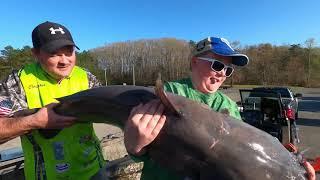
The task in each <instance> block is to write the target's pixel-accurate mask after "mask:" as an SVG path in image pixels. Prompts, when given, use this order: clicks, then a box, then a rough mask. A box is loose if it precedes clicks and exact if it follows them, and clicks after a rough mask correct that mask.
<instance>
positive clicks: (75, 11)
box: [0, 0, 320, 50]
mask: <svg viewBox="0 0 320 180" xmlns="http://www.w3.org/2000/svg"><path fill="white" fill-rule="evenodd" d="M0 12H1V23H0V49H3V48H4V47H5V46H6V45H12V46H13V47H14V48H22V47H23V46H24V45H32V42H31V32H32V30H33V28H34V27H35V26H36V25H38V24H39V23H42V22H44V21H47V20H48V21H53V22H58V23H61V24H63V25H65V26H66V27H68V28H69V29H70V31H71V32H72V34H73V38H74V40H75V42H76V44H77V45H78V46H79V47H80V49H81V50H88V49H91V48H96V47H101V46H103V45H105V44H107V43H112V42H119V41H126V40H137V39H149V38H163V37H174V38H177V39H184V40H194V41H198V40H201V39H203V38H205V37H208V36H218V37H224V38H226V39H228V40H230V41H236V40H237V41H240V43H241V45H252V44H259V43H266V42H269V43H272V44H275V45H281V44H293V43H301V44H303V43H304V42H305V40H306V39H308V38H311V37H312V38H315V40H316V42H320V1H319V0H219V1H218V0H157V1H153V0H131V1H129V0H33V1H28V0H25V1H23V0H6V1H2V2H1V3H0ZM319 44H320V43H318V44H317V45H319Z"/></svg>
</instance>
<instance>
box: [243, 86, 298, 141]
mask: <svg viewBox="0 0 320 180" xmlns="http://www.w3.org/2000/svg"><path fill="white" fill-rule="evenodd" d="M239 91H240V97H241V102H239V103H238V105H240V107H241V111H240V114H241V117H242V119H243V120H244V122H246V123H248V124H250V125H252V126H254V127H256V128H259V129H261V130H263V131H266V132H268V133H269V134H271V135H273V136H275V137H277V138H278V139H279V141H281V142H282V143H283V144H287V143H292V144H297V143H299V141H300V140H299V137H298V132H297V128H296V117H297V115H298V114H297V112H298V99H297V97H301V96H302V95H301V94H295V95H294V94H293V93H292V91H291V90H290V89H289V88H282V87H281V88H279V87H275V88H269V87H259V88H253V89H240V90H239Z"/></svg>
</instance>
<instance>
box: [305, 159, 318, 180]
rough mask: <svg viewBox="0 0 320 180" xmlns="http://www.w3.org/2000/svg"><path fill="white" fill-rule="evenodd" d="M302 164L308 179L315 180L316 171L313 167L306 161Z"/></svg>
mask: <svg viewBox="0 0 320 180" xmlns="http://www.w3.org/2000/svg"><path fill="white" fill-rule="evenodd" d="M303 165H304V168H305V169H306V171H307V175H308V180H316V172H315V170H314V168H313V167H312V166H311V164H310V163H309V162H307V161H306V162H304V163H303Z"/></svg>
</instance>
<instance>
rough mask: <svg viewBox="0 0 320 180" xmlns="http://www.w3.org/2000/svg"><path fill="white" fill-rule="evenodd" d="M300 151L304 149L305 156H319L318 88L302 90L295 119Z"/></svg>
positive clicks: (319, 115) (319, 102) (319, 119)
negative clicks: (297, 115)
mask: <svg viewBox="0 0 320 180" xmlns="http://www.w3.org/2000/svg"><path fill="white" fill-rule="evenodd" d="M297 124H298V128H299V134H300V140H301V143H300V144H299V149H300V151H304V150H305V151H306V152H305V157H307V158H314V157H317V156H319V157H320V143H319V142H320V89H308V90H307V91H304V93H303V97H302V99H301V100H300V103H299V118H298V120H297Z"/></svg>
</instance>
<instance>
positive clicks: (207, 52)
mask: <svg viewBox="0 0 320 180" xmlns="http://www.w3.org/2000/svg"><path fill="white" fill-rule="evenodd" d="M248 62H249V58H248V57H247V56H246V55H244V54H240V53H238V52H236V51H234V50H233V48H232V47H231V46H230V44H229V42H228V41H227V40H226V39H224V38H218V37H208V38H206V39H204V40H202V41H200V42H198V43H197V45H196V47H195V50H194V52H193V56H192V58H191V77H190V78H186V79H182V80H178V81H174V82H168V83H166V84H165V86H164V88H165V90H166V91H169V92H172V93H175V94H178V95H181V96H185V97H187V98H189V99H192V100H195V101H198V102H201V103H204V104H207V105H208V106H209V107H211V108H212V109H213V110H215V111H218V112H228V113H229V114H230V116H233V117H234V118H235V119H238V120H240V121H241V116H240V113H239V110H238V107H237V105H236V103H235V102H234V101H232V100H231V99H230V98H229V97H227V96H226V95H224V94H223V93H221V92H219V91H218V88H219V87H220V86H221V85H222V83H223V82H224V81H225V80H226V78H227V77H230V76H231V75H232V73H233V71H234V68H233V65H236V66H245V65H247V64H248ZM163 112H164V107H163V105H162V104H161V103H160V102H159V101H156V100H155V101H151V102H149V103H147V104H145V105H139V106H138V107H136V108H134V109H133V110H132V112H131V115H130V117H129V119H128V122H127V124H126V127H125V130H124V132H125V145H126V148H127V151H128V152H129V153H130V154H132V155H134V157H138V159H141V160H143V161H144V168H143V171H142V176H141V179H153V180H157V179H158V180H175V179H186V178H185V177H181V176H179V175H177V174H175V173H174V172H172V171H170V170H168V169H165V168H163V167H161V166H159V165H157V164H155V163H154V162H153V161H151V160H150V159H149V158H148V156H147V154H146V153H145V152H146V150H145V147H146V146H147V145H148V144H150V143H151V142H152V141H153V140H154V139H155V138H156V137H157V135H158V134H159V132H160V130H161V128H162V127H163V125H164V123H165V120H166V117H165V116H164V115H163ZM305 166H306V169H307V172H308V175H309V179H310V180H313V179H315V172H314V169H313V168H312V166H311V165H310V163H307V164H306V165H305Z"/></svg>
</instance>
